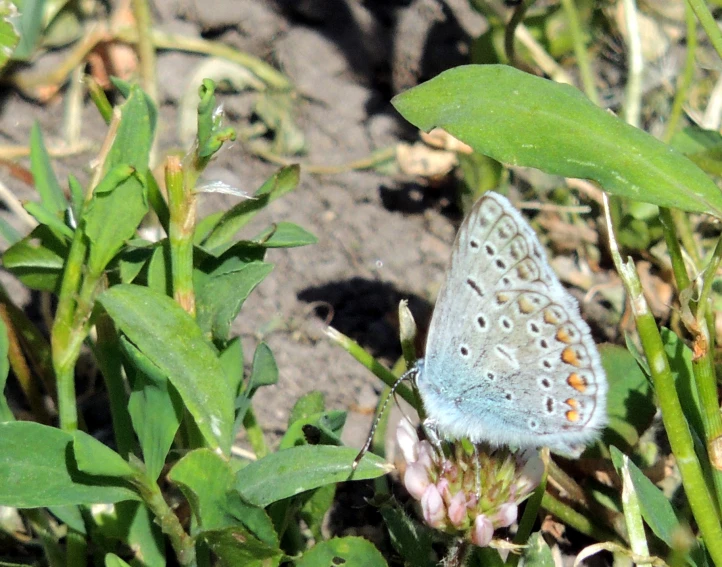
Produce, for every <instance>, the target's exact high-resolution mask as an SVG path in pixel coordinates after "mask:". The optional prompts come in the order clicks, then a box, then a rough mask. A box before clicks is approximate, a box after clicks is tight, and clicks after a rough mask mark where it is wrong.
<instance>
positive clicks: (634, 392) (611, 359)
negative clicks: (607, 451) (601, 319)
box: [599, 345, 657, 449]
mask: <svg viewBox="0 0 722 567" xmlns="http://www.w3.org/2000/svg"><path fill="white" fill-rule="evenodd" d="M599 352H600V354H601V355H602V365H603V366H604V370H605V372H606V374H607V382H608V384H609V388H608V390H607V415H608V416H609V424H608V425H607V428H606V429H605V431H604V441H605V444H606V445H617V446H620V447H623V448H627V449H629V448H631V447H633V446H635V445H636V444H637V441H638V440H639V437H640V436H641V435H642V433H644V432H645V431H646V430H647V429H648V428H649V426H650V425H651V424H652V420H653V419H654V414H655V413H656V411H657V408H656V406H655V404H654V395H653V392H652V386H651V384H650V383H649V381H648V380H647V377H646V376H645V375H644V373H643V372H642V370H641V369H640V368H639V365H638V364H637V361H636V360H635V359H634V357H633V356H632V354H631V353H630V352H629V351H628V350H627V349H626V348H623V347H619V346H613V345H602V346H600V347H599Z"/></svg>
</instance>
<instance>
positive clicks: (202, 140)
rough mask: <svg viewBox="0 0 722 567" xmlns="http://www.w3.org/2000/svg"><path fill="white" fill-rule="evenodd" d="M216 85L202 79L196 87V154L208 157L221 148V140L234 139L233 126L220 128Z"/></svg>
mask: <svg viewBox="0 0 722 567" xmlns="http://www.w3.org/2000/svg"><path fill="white" fill-rule="evenodd" d="M215 90H216V85H215V83H214V82H213V81H212V80H211V79H203V83H202V84H201V86H200V87H199V88H198V96H199V97H200V102H199V103H198V134H197V140H198V156H199V157H200V158H203V159H210V157H211V156H212V155H213V154H215V153H216V152H217V151H218V150H220V149H221V146H222V145H223V142H225V141H233V140H235V139H236V133H235V132H234V130H233V128H226V129H221V119H222V117H223V114H222V113H219V112H218V107H217V105H216V96H215Z"/></svg>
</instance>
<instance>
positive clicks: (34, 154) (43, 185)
mask: <svg viewBox="0 0 722 567" xmlns="http://www.w3.org/2000/svg"><path fill="white" fill-rule="evenodd" d="M26 3H27V2H26ZM30 171H32V173H33V181H34V182H35V189H36V190H37V192H38V194H39V195H40V203H41V204H42V206H43V208H44V209H45V210H46V211H48V213H50V214H51V215H54V216H55V217H56V218H58V219H60V218H61V216H62V213H63V211H65V209H66V208H67V207H68V202H67V200H66V199H65V195H64V194H63V190H62V189H61V188H60V183H58V178H57V177H55V172H54V171H53V166H52V165H51V164H50V155H49V154H48V150H47V149H45V142H44V141H43V133H42V132H41V131H40V126H38V123H37V122H35V123H34V124H33V127H32V130H31V131H30Z"/></svg>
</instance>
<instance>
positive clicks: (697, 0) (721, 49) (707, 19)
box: [687, 0, 722, 57]
mask: <svg viewBox="0 0 722 567" xmlns="http://www.w3.org/2000/svg"><path fill="white" fill-rule="evenodd" d="M687 3H688V4H689V5H690V6H691V7H692V10H694V13H695V14H696V15H697V19H698V20H699V23H700V24H702V28H703V29H704V32H705V33H706V34H707V37H708V38H709V40H710V42H711V43H712V47H714V50H715V51H716V52H717V55H719V56H720V57H722V33H721V32H720V29H719V27H718V26H717V22H716V21H715V19H714V16H713V15H712V12H710V11H709V8H708V7H707V5H706V4H705V2H703V0H687Z"/></svg>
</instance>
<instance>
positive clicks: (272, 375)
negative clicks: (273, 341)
mask: <svg viewBox="0 0 722 567" xmlns="http://www.w3.org/2000/svg"><path fill="white" fill-rule="evenodd" d="M277 381H278V365H276V359H275V358H274V357H273V353H272V352H271V349H270V348H268V345H267V344H266V343H263V342H261V343H258V346H257V347H256V351H255V352H254V353H253V366H252V368H251V375H250V377H249V378H248V384H247V385H246V387H245V388H244V389H243V392H242V393H241V394H240V395H239V396H238V397H237V398H236V401H235V404H234V405H235V408H236V425H235V428H236V430H237V429H238V427H240V424H241V422H242V421H243V418H244V417H245V415H246V412H247V411H248V408H250V407H251V398H253V395H254V394H255V393H256V390H258V388H260V387H262V386H271V385H273V384H275V383H276V382H277Z"/></svg>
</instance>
